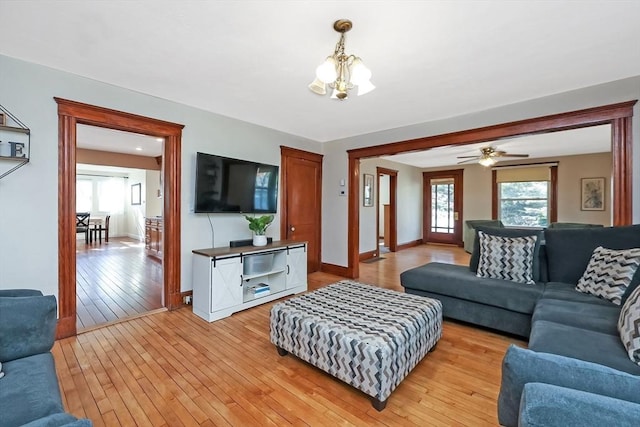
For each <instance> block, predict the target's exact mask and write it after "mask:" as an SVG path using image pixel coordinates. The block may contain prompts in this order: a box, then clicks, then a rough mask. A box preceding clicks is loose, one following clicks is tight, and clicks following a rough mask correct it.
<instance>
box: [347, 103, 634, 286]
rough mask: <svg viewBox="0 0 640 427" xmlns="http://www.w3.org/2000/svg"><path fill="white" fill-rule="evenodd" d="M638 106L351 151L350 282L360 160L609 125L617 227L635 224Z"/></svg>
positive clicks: (355, 272) (354, 273)
mask: <svg viewBox="0 0 640 427" xmlns="http://www.w3.org/2000/svg"><path fill="white" fill-rule="evenodd" d="M636 102H638V100H633V101H628V102H621V103H618V104H611V105H605V106H601V107H595V108H587V109H584V110H577V111H571V112H567V113H561V114H552V115H549V116H543V117H537V118H533V119H527V120H519V121H515V122H510V123H503V124H498V125H492V126H486V127H482V128H476V129H470V130H464V131H460V132H452V133H447V134H442V135H434V136H428V137H424V138H416V139H411V140H408V141H400V142H393V143H389V144H382V145H375V146H371V147H363V148H356V149H353V150H347V154H348V158H349V175H348V176H349V201H348V214H347V215H348V217H347V233H348V236H347V254H348V259H347V263H348V265H347V269H346V271H347V272H348V274H349V277H353V278H356V277H358V276H359V273H360V272H359V268H358V263H359V251H360V242H359V241H358V236H359V233H360V219H359V215H358V213H359V211H358V208H359V206H358V201H359V197H358V195H359V188H360V176H359V175H360V159H366V158H371V157H380V156H387V155H393V154H399V153H404V152H408V151H418V150H426V149H429V148H434V147H443V146H446V145H466V144H474V143H479V142H487V141H493V140H496V139H500V138H507V137H513V136H522V135H533V134H541V133H550V132H558V131H563V130H571V129H579V128H583V127H590V126H597V125H606V124H609V125H611V152H612V157H613V201H614V203H613V224H614V225H628V224H631V222H632V214H633V211H632V199H633V198H632V193H631V188H632V180H631V178H632V172H633V171H632V158H631V149H632V145H633V140H632V137H631V130H632V129H631V127H632V120H631V119H632V117H633V106H634V105H635V104H636Z"/></svg>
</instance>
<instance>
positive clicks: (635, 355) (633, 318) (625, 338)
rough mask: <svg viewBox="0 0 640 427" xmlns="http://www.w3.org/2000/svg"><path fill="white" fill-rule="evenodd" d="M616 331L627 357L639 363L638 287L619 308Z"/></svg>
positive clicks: (639, 323)
mask: <svg viewBox="0 0 640 427" xmlns="http://www.w3.org/2000/svg"><path fill="white" fill-rule="evenodd" d="M618 332H620V339H621V340H622V344H623V345H624V347H625V348H626V349H627V354H629V359H631V361H632V362H633V363H636V364H638V365H640V287H637V288H636V289H635V291H633V292H632V293H631V295H629V298H627V301H625V303H624V305H623V306H622V310H620V317H619V318H618Z"/></svg>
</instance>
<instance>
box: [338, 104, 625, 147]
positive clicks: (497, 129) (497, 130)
mask: <svg viewBox="0 0 640 427" xmlns="http://www.w3.org/2000/svg"><path fill="white" fill-rule="evenodd" d="M636 102H638V100H634V101H627V102H621V103H618V104H611V105H604V106H601V107H595V108H587V109H584V110H577V111H570V112H567V113H560V114H552V115H549V116H542V117H536V118H532V119H526V120H518V121H515V122H509V123H503V124H497V125H491V126H485V127H481V128H476V129H469V130H463V131H459V132H452V133H445V134H441V135H433V136H427V137H424V138H416V139H410V140H408V141H399V142H392V143H389V144H382V145H374V146H372V147H363V148H356V149H352V150H347V153H349V155H353V156H354V157H355V158H357V159H364V158H368V157H378V156H385V155H392V154H398V153H404V152H407V151H414V150H425V149H427V148H434V147H442V146H445V145H465V144H475V143H479V142H487V141H493V140H496V139H500V138H506V137H512V136H518V135H531V134H540V133H550V132H558V131H563V130H570V129H578V128H583V127H589V126H596V125H604V124H609V123H612V122H613V121H614V120H615V119H621V118H625V117H632V116H633V106H634V105H635V104H636Z"/></svg>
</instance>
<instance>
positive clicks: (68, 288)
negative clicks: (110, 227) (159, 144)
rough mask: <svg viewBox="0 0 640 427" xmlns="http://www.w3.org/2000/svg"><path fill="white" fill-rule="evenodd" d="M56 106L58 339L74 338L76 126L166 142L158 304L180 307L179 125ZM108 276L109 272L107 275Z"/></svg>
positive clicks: (64, 102) (84, 107)
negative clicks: (151, 137) (85, 126)
mask: <svg viewBox="0 0 640 427" xmlns="http://www.w3.org/2000/svg"><path fill="white" fill-rule="evenodd" d="M54 99H55V101H56V102H57V103H58V118H59V120H58V135H59V140H58V145H59V148H58V164H59V173H58V190H59V199H58V200H59V201H58V325H57V331H56V337H57V338H58V339H60V338H65V337H68V336H73V335H75V334H76V333H77V328H76V321H77V304H76V302H77V301H76V238H75V233H74V231H75V228H76V215H75V213H76V149H77V141H76V136H77V125H78V124H84V125H91V126H97V127H101V128H107V129H115V130H121V131H125V132H133V133H138V134H143V135H150V136H155V137H159V138H164V141H165V143H164V146H163V150H162V156H163V158H164V162H163V170H164V173H163V176H164V180H163V183H162V185H161V188H162V194H163V200H162V215H163V222H164V224H163V234H162V236H163V242H164V251H163V260H164V265H163V266H164V274H163V277H162V295H163V301H162V304H163V306H164V307H166V308H167V309H169V310H172V309H175V308H178V307H180V306H181V301H182V298H181V294H180V195H181V191H180V190H181V179H180V176H181V143H182V128H183V127H184V126H183V125H179V124H175V123H170V122H165V121H162V120H156V119H152V118H148V117H143V116H138V115H134V114H130V113H125V112H121V111H116V110H111V109H107V108H102V107H96V106H92V105H88V104H82V103H79V102H75V101H69V100H65V99H61V98H54ZM107 274H108V273H107Z"/></svg>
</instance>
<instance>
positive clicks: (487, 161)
mask: <svg viewBox="0 0 640 427" xmlns="http://www.w3.org/2000/svg"><path fill="white" fill-rule="evenodd" d="M478 163H480V164H481V165H482V166H485V167H489V166H493V165H495V164H496V159H494V158H493V157H483V158H481V159H480V160H478Z"/></svg>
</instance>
